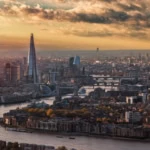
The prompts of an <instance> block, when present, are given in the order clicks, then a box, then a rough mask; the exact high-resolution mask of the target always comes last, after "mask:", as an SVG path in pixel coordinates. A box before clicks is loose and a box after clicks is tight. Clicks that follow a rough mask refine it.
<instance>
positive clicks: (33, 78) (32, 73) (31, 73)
mask: <svg viewBox="0 0 150 150" xmlns="http://www.w3.org/2000/svg"><path fill="white" fill-rule="evenodd" d="M27 79H28V82H31V83H38V74H37V66H36V52H35V46H34V36H33V34H31V38H30V51H29V54H28V70H27Z"/></svg>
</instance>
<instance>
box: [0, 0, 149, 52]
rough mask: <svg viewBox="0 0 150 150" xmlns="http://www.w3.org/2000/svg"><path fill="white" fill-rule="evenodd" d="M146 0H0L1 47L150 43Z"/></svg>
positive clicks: (82, 47) (141, 45)
mask: <svg viewBox="0 0 150 150" xmlns="http://www.w3.org/2000/svg"><path fill="white" fill-rule="evenodd" d="M149 7H150V1H149V0H144V1H141V0H133V1H131V0H0V50H5V49H6V50H9V49H12V48H13V49H16V50H21V49H24V48H27V47H28V42H29V35H30V33H34V35H35V39H36V45H37V47H38V49H41V50H42V49H44V50H91V49H95V47H100V48H101V49H103V50H117V49H149V48H150V42H149V40H150V15H149V14H150V8H149Z"/></svg>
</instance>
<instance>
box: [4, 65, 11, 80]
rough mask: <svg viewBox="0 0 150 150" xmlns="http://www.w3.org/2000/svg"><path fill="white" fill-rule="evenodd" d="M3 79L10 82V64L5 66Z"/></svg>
mask: <svg viewBox="0 0 150 150" xmlns="http://www.w3.org/2000/svg"><path fill="white" fill-rule="evenodd" d="M5 78H6V81H7V82H10V81H11V65H10V63H7V64H6V65H5Z"/></svg>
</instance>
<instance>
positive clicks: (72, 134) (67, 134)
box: [1, 124, 150, 142]
mask: <svg viewBox="0 0 150 150" xmlns="http://www.w3.org/2000/svg"><path fill="white" fill-rule="evenodd" d="M1 127H3V128H5V130H7V131H10V132H11V131H14V132H25V133H29V134H34V133H42V134H45V135H54V136H56V137H57V138H65V137H67V138H68V137H73V138H70V139H76V138H78V137H91V138H99V139H112V140H123V141H136V142H137V141H138V142H150V138H136V137H119V136H112V135H104V134H99V135H97V134H88V133H75V132H51V131H47V130H41V129H31V128H30V129H29V128H16V127H10V126H7V127H6V126H4V125H3V124H1Z"/></svg>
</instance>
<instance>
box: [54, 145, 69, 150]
mask: <svg viewBox="0 0 150 150" xmlns="http://www.w3.org/2000/svg"><path fill="white" fill-rule="evenodd" d="M56 150H68V149H67V148H66V147H65V146H60V147H58V148H57V149H56Z"/></svg>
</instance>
